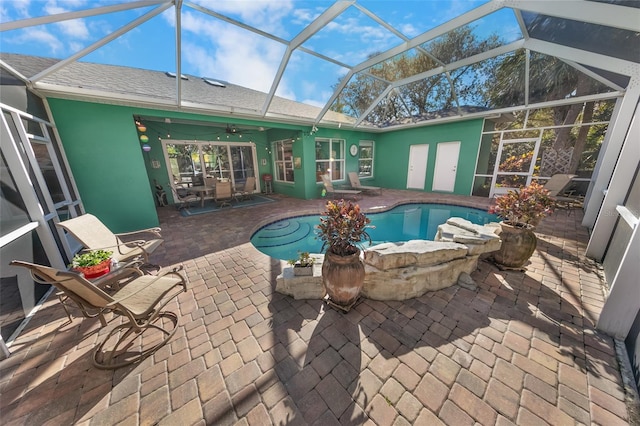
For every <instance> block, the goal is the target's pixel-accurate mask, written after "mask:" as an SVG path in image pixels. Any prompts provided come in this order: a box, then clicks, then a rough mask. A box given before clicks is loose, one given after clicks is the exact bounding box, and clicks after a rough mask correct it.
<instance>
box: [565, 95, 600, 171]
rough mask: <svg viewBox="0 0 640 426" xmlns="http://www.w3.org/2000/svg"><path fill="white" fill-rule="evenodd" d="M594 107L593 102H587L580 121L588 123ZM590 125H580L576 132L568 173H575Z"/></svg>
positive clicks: (591, 117)
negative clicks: (576, 136)
mask: <svg viewBox="0 0 640 426" xmlns="http://www.w3.org/2000/svg"><path fill="white" fill-rule="evenodd" d="M594 107H595V103H594V102H587V104H586V105H585V106H584V114H583V115H582V122H583V123H589V122H590V121H591V120H592V119H593V109H594ZM590 128H591V126H582V127H580V131H579V132H578V138H577V139H576V145H575V147H574V148H573V155H572V156H571V163H569V173H573V174H575V173H576V171H577V170H578V166H579V165H580V158H581V157H582V151H584V147H585V146H586V145H587V136H588V134H589V129H590Z"/></svg>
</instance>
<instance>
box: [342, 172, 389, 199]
mask: <svg viewBox="0 0 640 426" xmlns="http://www.w3.org/2000/svg"><path fill="white" fill-rule="evenodd" d="M349 182H351V187H352V188H353V189H358V190H361V191H364V192H365V193H367V192H375V193H378V195H381V194H382V188H381V187H379V186H366V185H362V184H360V177H359V176H358V173H356V172H349Z"/></svg>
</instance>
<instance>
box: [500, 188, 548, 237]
mask: <svg viewBox="0 0 640 426" xmlns="http://www.w3.org/2000/svg"><path fill="white" fill-rule="evenodd" d="M554 206H555V202H554V200H553V198H552V197H551V196H550V195H549V191H548V190H546V189H544V187H543V186H542V185H540V184H539V183H535V182H533V183H531V184H530V185H529V186H526V187H524V188H521V189H520V190H510V191H508V192H507V193H506V194H504V195H500V196H498V197H496V200H495V204H494V205H492V206H491V207H489V213H493V214H496V215H498V216H499V217H501V218H502V219H503V220H504V222H505V223H507V224H509V225H512V226H519V227H529V228H534V227H536V226H537V225H538V224H539V223H540V221H541V220H542V219H543V218H544V217H545V216H548V215H550V214H551V213H553V207H554Z"/></svg>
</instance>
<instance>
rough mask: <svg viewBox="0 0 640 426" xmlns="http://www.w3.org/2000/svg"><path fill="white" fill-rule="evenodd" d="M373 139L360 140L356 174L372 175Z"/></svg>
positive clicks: (362, 175)
mask: <svg viewBox="0 0 640 426" xmlns="http://www.w3.org/2000/svg"><path fill="white" fill-rule="evenodd" d="M373 145H374V143H373V141H360V147H359V149H358V175H359V176H360V177H372V176H373Z"/></svg>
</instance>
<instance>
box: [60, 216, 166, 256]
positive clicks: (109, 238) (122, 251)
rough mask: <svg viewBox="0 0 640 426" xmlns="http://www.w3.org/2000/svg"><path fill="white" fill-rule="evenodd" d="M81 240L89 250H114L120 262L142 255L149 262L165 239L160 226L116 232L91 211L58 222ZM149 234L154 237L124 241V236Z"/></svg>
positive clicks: (114, 254)
mask: <svg viewBox="0 0 640 426" xmlns="http://www.w3.org/2000/svg"><path fill="white" fill-rule="evenodd" d="M56 225H57V226H59V227H60V228H62V229H64V230H65V231H67V232H68V233H70V234H71V235H73V237H74V238H75V239H76V240H78V241H79V242H80V244H82V245H83V246H84V247H85V248H86V249H87V250H97V249H104V250H110V251H112V252H113V254H112V258H113V259H115V260H116V261H118V262H126V261H129V260H133V259H134V258H136V257H138V256H142V257H143V259H144V261H145V262H149V255H150V254H151V253H153V251H154V250H155V249H156V248H158V246H160V244H162V242H163V241H164V240H163V239H162V238H161V237H162V235H160V228H148V229H141V230H139V231H133V232H125V233H120V234H114V233H113V232H111V231H110V230H109V228H107V227H106V226H105V225H104V223H102V222H101V221H100V219H98V218H97V217H95V216H94V215H92V214H90V213H86V214H83V215H82V216H78V217H74V218H73V219H69V220H65V221H63V222H59V223H57V224H56ZM145 234H147V235H149V236H154V237H156V238H153V239H137V240H135V241H127V242H124V241H122V240H121V239H120V237H123V236H136V235H145Z"/></svg>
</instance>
